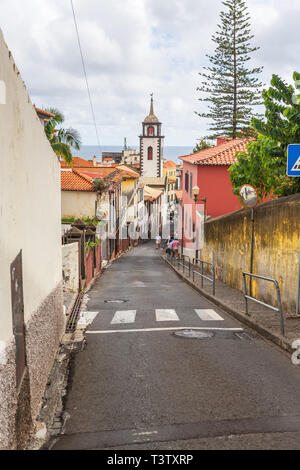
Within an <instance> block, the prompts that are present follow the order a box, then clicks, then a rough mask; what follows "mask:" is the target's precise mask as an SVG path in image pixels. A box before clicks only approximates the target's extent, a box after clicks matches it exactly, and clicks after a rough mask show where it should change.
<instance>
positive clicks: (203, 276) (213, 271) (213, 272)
mask: <svg viewBox="0 0 300 470" xmlns="http://www.w3.org/2000/svg"><path fill="white" fill-rule="evenodd" d="M198 263H199V264H200V269H201V272H199V271H195V270H194V269H193V282H195V274H197V276H200V277H201V287H203V281H204V279H206V280H207V281H209V282H212V289H213V295H214V296H215V295H216V266H215V263H214V262H212V263H210V262H208V261H204V260H203V259H199V258H194V259H193V265H194V266H197V264H198ZM204 265H207V266H211V273H212V275H211V277H209V276H206V275H205V274H204Z"/></svg>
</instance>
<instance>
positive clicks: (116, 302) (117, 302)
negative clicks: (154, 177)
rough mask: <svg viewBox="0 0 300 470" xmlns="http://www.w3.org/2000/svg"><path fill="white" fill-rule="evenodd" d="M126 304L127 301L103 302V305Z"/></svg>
mask: <svg viewBox="0 0 300 470" xmlns="http://www.w3.org/2000/svg"><path fill="white" fill-rule="evenodd" d="M126 302H128V300H121V299H120V300H119V299H117V300H104V303H105V304H125V303H126Z"/></svg>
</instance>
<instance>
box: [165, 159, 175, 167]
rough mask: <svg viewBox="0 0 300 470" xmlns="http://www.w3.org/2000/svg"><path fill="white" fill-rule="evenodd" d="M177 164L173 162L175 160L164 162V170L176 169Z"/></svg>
mask: <svg viewBox="0 0 300 470" xmlns="http://www.w3.org/2000/svg"><path fill="white" fill-rule="evenodd" d="M176 166H177V165H176V163H175V162H173V160H168V161H167V162H164V168H176Z"/></svg>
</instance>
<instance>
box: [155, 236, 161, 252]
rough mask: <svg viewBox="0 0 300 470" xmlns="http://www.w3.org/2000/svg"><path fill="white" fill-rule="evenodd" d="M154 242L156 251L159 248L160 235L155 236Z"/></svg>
mask: <svg viewBox="0 0 300 470" xmlns="http://www.w3.org/2000/svg"><path fill="white" fill-rule="evenodd" d="M155 242H156V249H157V250H158V249H159V247H160V244H161V236H160V235H157V236H156V238H155Z"/></svg>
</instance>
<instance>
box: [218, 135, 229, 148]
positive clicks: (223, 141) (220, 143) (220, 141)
mask: <svg viewBox="0 0 300 470" xmlns="http://www.w3.org/2000/svg"><path fill="white" fill-rule="evenodd" d="M226 142H227V138H226V137H217V147H218V145H222V144H226Z"/></svg>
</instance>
